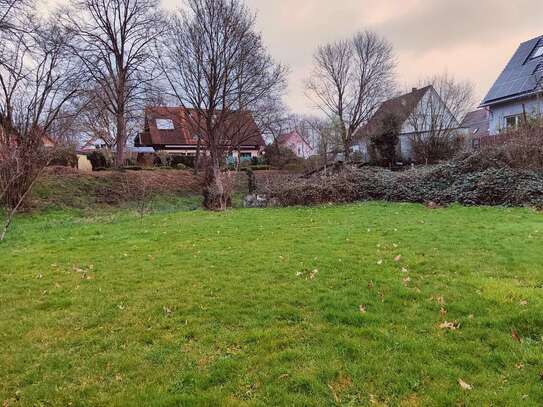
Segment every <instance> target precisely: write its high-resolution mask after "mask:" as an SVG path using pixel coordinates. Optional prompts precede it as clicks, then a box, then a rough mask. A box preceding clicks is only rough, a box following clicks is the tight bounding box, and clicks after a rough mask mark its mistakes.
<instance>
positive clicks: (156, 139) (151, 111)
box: [137, 106, 265, 147]
mask: <svg viewBox="0 0 543 407" xmlns="http://www.w3.org/2000/svg"><path fill="white" fill-rule="evenodd" d="M197 116H198V113H197V111H196V110H194V109H186V108H184V107H162V106H161V107H149V108H147V109H145V130H144V132H143V133H141V134H140V135H139V136H138V138H139V140H137V146H138V147H145V146H161V145H162V146H163V145H183V146H196V144H197V140H198V137H197V135H198V134H199V131H198V127H199V126H198V125H197V122H198V120H203V119H202V118H198V117H197ZM157 119H169V120H171V122H172V124H173V128H172V129H159V128H158V127H157ZM225 123H226V124H225V125H224V127H225V130H224V131H227V132H230V133H231V134H230V135H229V136H227V137H225V139H229V140H232V141H233V142H232V145H234V146H236V147H240V146H257V147H260V146H264V145H265V143H264V139H263V138H262V134H261V133H260V130H259V129H258V126H257V125H256V123H255V121H254V119H253V116H252V114H251V113H249V112H234V113H232V114H230V115H229V116H228V117H227V119H226V120H225ZM202 140H203V142H204V144H205V143H206V142H207V140H206V139H205V135H203V136H202Z"/></svg>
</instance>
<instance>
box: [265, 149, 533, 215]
mask: <svg viewBox="0 0 543 407" xmlns="http://www.w3.org/2000/svg"><path fill="white" fill-rule="evenodd" d="M265 192H266V193H268V195H269V197H270V198H271V199H272V200H273V201H274V202H278V203H279V204H280V205H283V206H290V205H311V204H319V203H328V202H354V201H362V200H384V201H392V202H420V203H424V202H430V201H432V202H436V203H440V204H448V203H453V202H458V203H461V204H465V205H505V206H523V205H530V206H536V207H543V173H542V172H537V171H525V170H518V169H513V168H510V167H508V166H506V165H504V164H503V162H501V161H500V160H499V157H494V156H492V155H488V154H481V153H478V154H475V155H471V156H464V157H459V158H457V159H455V160H453V161H451V162H448V163H445V164H440V165H436V166H432V167H422V168H416V169H410V170H407V171H404V172H392V171H389V170H385V169H381V168H375V167H366V168H355V167H345V168H344V169H343V170H342V171H340V172H336V173H334V174H332V175H326V176H324V175H322V174H318V175H315V176H312V177H311V178H308V179H304V178H295V177H290V178H288V179H287V180H284V179H283V180H282V181H281V182H277V183H273V184H270V185H268V186H267V190H266V191H265Z"/></svg>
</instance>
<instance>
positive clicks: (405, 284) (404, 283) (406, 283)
mask: <svg viewBox="0 0 543 407" xmlns="http://www.w3.org/2000/svg"><path fill="white" fill-rule="evenodd" d="M410 281H411V277H404V279H403V285H404V286H406V287H407V285H408V284H409V282H410Z"/></svg>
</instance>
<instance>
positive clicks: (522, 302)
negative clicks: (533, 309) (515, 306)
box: [519, 300, 528, 307]
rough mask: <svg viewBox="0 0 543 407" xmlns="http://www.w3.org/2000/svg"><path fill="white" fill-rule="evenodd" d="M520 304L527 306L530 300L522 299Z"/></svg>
mask: <svg viewBox="0 0 543 407" xmlns="http://www.w3.org/2000/svg"><path fill="white" fill-rule="evenodd" d="M519 304H520V305H522V306H523V307H525V306H526V305H528V301H526V300H522V301H521V302H520V303H519Z"/></svg>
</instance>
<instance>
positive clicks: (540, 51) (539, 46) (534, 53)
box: [530, 42, 543, 59]
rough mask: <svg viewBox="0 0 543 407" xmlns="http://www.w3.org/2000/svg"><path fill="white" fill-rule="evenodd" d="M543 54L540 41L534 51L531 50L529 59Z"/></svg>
mask: <svg viewBox="0 0 543 407" xmlns="http://www.w3.org/2000/svg"><path fill="white" fill-rule="evenodd" d="M541 56H543V44H542V43H541V42H540V43H539V44H538V45H537V47H535V49H534V52H532V56H531V57H530V59H535V58H539V57H541Z"/></svg>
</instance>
